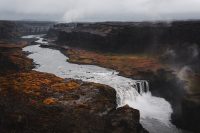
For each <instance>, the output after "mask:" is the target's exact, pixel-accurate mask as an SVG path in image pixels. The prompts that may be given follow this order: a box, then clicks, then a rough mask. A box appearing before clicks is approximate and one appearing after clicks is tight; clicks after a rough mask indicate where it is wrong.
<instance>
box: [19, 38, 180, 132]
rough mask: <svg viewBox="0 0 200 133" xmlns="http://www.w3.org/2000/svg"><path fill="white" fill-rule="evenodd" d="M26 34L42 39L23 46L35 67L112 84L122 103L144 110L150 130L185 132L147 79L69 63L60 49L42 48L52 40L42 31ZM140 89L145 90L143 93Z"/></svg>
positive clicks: (97, 67)
mask: <svg viewBox="0 0 200 133" xmlns="http://www.w3.org/2000/svg"><path fill="white" fill-rule="evenodd" d="M22 38H37V39H38V40H37V41H36V42H37V43H38V45H31V46H27V47H25V48H23V51H27V52H31V54H29V55H28V57H29V58H31V59H33V60H34V62H35V63H36V64H38V65H37V67H36V68H35V69H34V70H36V71H40V72H47V73H52V74H55V75H56V76H58V77H61V78H73V79H79V80H83V81H87V82H95V83H101V84H105V85H109V86H111V87H113V88H114V89H115V90H116V92H117V99H116V100H117V104H118V107H120V106H124V105H126V104H128V105H129V106H130V107H132V108H135V109H138V110H139V111H140V122H141V124H142V125H143V127H144V128H146V129H147V130H148V131H149V132H150V133H182V132H183V131H182V130H180V129H178V128H176V127H175V126H174V125H173V124H172V123H171V114H172V112H173V111H172V107H171V105H170V104H169V102H167V101H166V100H165V99H163V98H159V97H155V96H152V95H151V92H150V91H149V88H148V82H147V81H145V80H133V79H131V78H126V77H123V76H119V75H118V74H119V73H118V72H117V71H115V70H111V69H107V68H102V67H99V66H95V65H79V64H73V63H69V62H67V60H68V57H66V56H65V55H63V54H62V53H61V52H60V51H59V50H55V49H50V48H41V47H40V45H39V44H40V43H43V44H46V45H48V42H46V41H43V38H42V36H40V35H30V36H24V37H22ZM137 84H140V87H137ZM138 89H140V91H141V93H140V94H139V93H138ZM150 90H151V88H150ZM94 106H95V105H94Z"/></svg>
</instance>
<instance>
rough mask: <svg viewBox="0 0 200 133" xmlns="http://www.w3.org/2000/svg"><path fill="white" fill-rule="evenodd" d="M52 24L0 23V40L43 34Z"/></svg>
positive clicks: (28, 22)
mask: <svg viewBox="0 0 200 133" xmlns="http://www.w3.org/2000/svg"><path fill="white" fill-rule="evenodd" d="M52 25H53V23H52V22H34V21H0V40H2V39H4V40H6V39H9V40H10V41H11V40H15V39H17V38H18V37H20V36H22V35H25V34H44V33H46V32H47V31H48V30H49V28H50V27H51V26H52Z"/></svg>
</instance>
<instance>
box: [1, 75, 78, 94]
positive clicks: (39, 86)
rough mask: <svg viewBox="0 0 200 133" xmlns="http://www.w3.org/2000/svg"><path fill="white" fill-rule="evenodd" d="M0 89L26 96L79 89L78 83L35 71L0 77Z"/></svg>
mask: <svg viewBox="0 0 200 133" xmlns="http://www.w3.org/2000/svg"><path fill="white" fill-rule="evenodd" d="M0 82H1V84H0V88H2V89H7V88H13V89H15V90H18V91H23V92H25V93H27V94H34V95H40V94H41V93H43V92H45V91H56V92H57V91H58V92H62V91H66V90H71V89H76V88H79V87H80V85H79V83H78V82H76V81H73V80H70V81H67V82H65V81H64V79H62V78H59V77H56V76H55V75H53V74H47V73H41V72H36V71H30V72H20V73H15V74H9V75H7V76H2V77H0Z"/></svg>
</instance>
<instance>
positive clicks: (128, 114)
mask: <svg viewBox="0 0 200 133" xmlns="http://www.w3.org/2000/svg"><path fill="white" fill-rule="evenodd" d="M139 119H140V115H139V111H138V110H136V109H132V108H130V107H129V106H128V105H126V106H124V107H120V108H118V109H117V110H114V111H112V112H111V113H110V114H109V119H108V124H107V129H108V133H127V132H139V133H147V131H146V130H143V128H142V126H141V124H140V123H139V122H138V120H139Z"/></svg>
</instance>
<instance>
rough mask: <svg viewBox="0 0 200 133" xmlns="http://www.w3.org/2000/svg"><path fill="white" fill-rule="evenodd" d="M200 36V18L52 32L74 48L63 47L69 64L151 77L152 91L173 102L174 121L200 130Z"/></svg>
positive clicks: (60, 28)
mask: <svg viewBox="0 0 200 133" xmlns="http://www.w3.org/2000/svg"><path fill="white" fill-rule="evenodd" d="M199 34H200V22H199V21H180V22H179V21H176V22H170V23H167V22H156V23H151V22H142V23H131V22H130V23H121V22H105V23H68V24H58V25H55V26H54V27H53V28H52V29H50V30H49V33H48V36H49V37H50V38H54V39H57V41H56V43H57V44H59V45H60V46H70V47H71V48H70V49H68V50H66V51H65V50H64V51H63V50H62V52H63V53H65V54H67V55H68V56H69V58H70V59H69V61H71V62H76V63H82V64H95V65H100V66H103V67H107V68H112V69H115V70H118V71H119V72H120V73H121V74H122V75H123V76H127V77H132V78H133V79H138V78H139V79H146V80H149V81H150V88H151V92H152V93H153V95H155V96H159V97H164V98H165V99H166V100H168V101H169V102H170V103H171V104H172V107H173V111H174V113H173V115H172V119H173V122H174V123H175V124H176V125H178V126H179V127H182V128H184V129H188V130H192V131H194V132H199V131H200V129H199V127H200V126H199V123H200V115H199V113H198V112H200V97H199V96H200V95H199V94H200V93H199V92H200V89H199V86H198V85H199V75H200V71H199V68H200V63H199V62H200V61H199V60H200V54H199V51H200V50H199V49H200V48H199V46H200V38H199ZM83 49H84V50H83ZM127 54H128V55H127Z"/></svg>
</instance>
